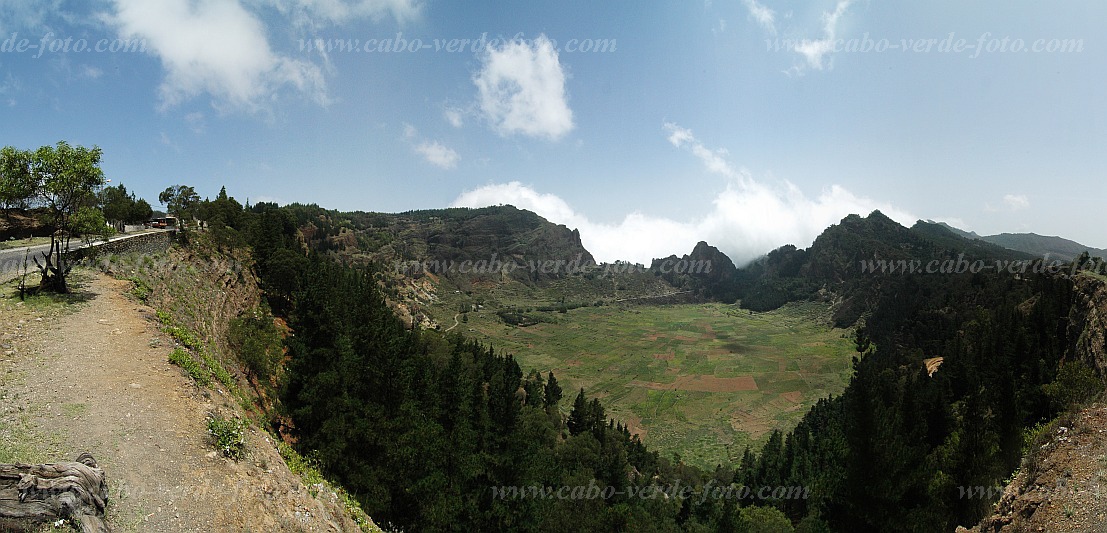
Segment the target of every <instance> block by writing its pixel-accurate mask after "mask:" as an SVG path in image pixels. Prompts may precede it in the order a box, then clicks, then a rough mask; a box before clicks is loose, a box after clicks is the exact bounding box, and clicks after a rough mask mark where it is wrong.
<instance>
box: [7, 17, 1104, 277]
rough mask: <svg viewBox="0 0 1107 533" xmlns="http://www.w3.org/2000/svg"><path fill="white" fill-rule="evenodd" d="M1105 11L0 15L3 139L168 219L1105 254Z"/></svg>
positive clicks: (653, 246) (746, 246) (736, 243)
mask: <svg viewBox="0 0 1107 533" xmlns="http://www.w3.org/2000/svg"><path fill="white" fill-rule="evenodd" d="M1104 20H1107V4H1104V3H1101V2H1055V3H1044V2H994V3H980V2H972V3H966V2H952V1H951V2H925V3H922V2H919V3H913V4H907V3H900V2H888V1H879V0H869V1H864V0H853V1H850V0H820V1H812V2H786V1H774V0H737V1H722V0H709V1H707V2H702V1H700V2H649V3H644V2H569V1H558V2H445V1H442V2H438V1H430V0H423V1H420V0H201V1H196V0H115V1H101V2H65V1H60V0H55V1H47V2H37V3H34V4H33V5H32V3H29V2H23V1H13V0H0V124H3V126H0V131H2V132H3V135H0V137H2V138H0V144H3V145H14V146H17V147H22V148H34V147H37V146H41V145H43V144H53V143H54V142H56V141H58V140H63V139H64V140H67V141H69V142H71V143H76V144H83V145H94V144H95V145H98V146H100V147H101V148H103V150H104V160H103V168H104V170H105V172H106V174H107V175H108V177H109V178H111V179H112V180H113V183H123V184H125V185H127V186H128V188H130V189H131V190H134V191H136V192H137V193H138V194H139V195H141V196H143V197H146V198H148V199H150V200H151V201H156V197H157V193H158V192H159V191H161V190H162V189H164V188H165V187H166V186H168V185H172V184H177V183H182V184H188V185H193V186H195V187H196V188H197V190H198V191H199V192H200V194H201V195H202V196H203V195H206V196H214V195H215V194H216V192H217V191H218V190H219V187H220V186H221V185H226V186H227V189H228V191H229V192H230V194H232V195H233V196H235V197H237V198H239V199H240V200H245V199H247V198H248V199H250V200H251V201H257V200H270V201H278V202H281V203H287V202H293V201H298V202H303V203H311V202H314V203H318V204H320V205H322V206H324V207H328V208H336V209H342V210H371V211H388V212H396V211H404V210H409V209H421V208H435V207H442V206H448V205H469V206H478V205H488V204H497V203H511V204H514V205H517V206H519V207H524V208H528V209H532V210H535V211H537V212H538V213H539V214H542V215H543V216H546V217H547V218H549V219H551V220H553V221H555V222H559V223H564V224H567V225H569V226H570V227H576V228H579V229H580V230H581V234H582V238H583V240H584V243H585V245H586V246H587V247H588V248H589V249H590V250H591V251H592V252H593V254H594V255H596V256H597V258H599V259H605V260H614V259H620V258H622V259H631V260H635V261H640V262H648V261H649V258H651V257H655V256H662V255H668V254H671V253H677V254H680V253H686V252H687V251H689V250H691V248H692V246H693V245H694V244H695V242H696V241H698V240H707V241H708V242H710V243H712V244H716V245H718V246H719V247H720V248H722V249H723V250H724V251H726V252H727V253H728V254H730V255H732V257H734V258H735V259H737V260H738V261H743V260H745V259H749V258H751V257H753V256H755V255H757V254H760V253H764V252H767V251H768V250H770V249H772V248H775V247H777V246H779V245H782V244H786V243H793V244H797V245H799V246H806V245H808V244H810V242H811V240H812V239H813V238H814V237H815V236H817V235H818V233H819V232H820V231H821V230H822V229H823V228H825V227H826V226H827V225H829V224H831V223H834V222H836V221H837V220H839V219H841V217H842V216H844V215H846V214H849V213H852V212H859V213H862V214H865V213H867V212H869V211H871V210H872V209H881V210H882V211H884V212H885V213H886V214H889V215H890V216H892V217H893V218H895V219H897V220H899V221H900V222H902V223H905V224H910V223H912V222H913V221H914V220H915V219H919V218H923V219H935V220H944V221H948V222H950V223H952V224H954V225H957V226H959V227H962V228H965V229H968V230H973V231H977V232H978V233H981V234H989V233H998V232H1004V231H1032V232H1036V233H1040V234H1049V235H1062V236H1065V237H1068V238H1072V239H1075V240H1078V241H1080V242H1083V243H1085V244H1088V245H1090V246H1096V247H1102V248H1107V232H1104V231H1103V229H1102V226H1103V224H1104V221H1105V217H1104V215H1103V214H1102V213H1103V209H1102V208H1103V206H1104V199H1105V198H1107V181H1105V180H1104V179H1103V178H1104V177H1105V176H1107V154H1105V152H1104V147H1107V106H1105V104H1104V92H1103V87H1104V86H1105V85H1107V83H1105V82H1107V79H1105V78H1107V52H1105V50H1107V48H1105V44H1107V38H1105V37H1104V32H1103V31H1102V28H1101V26H1102V21H1104ZM397 37H400V39H397ZM482 37H483V39H482ZM24 39H25V40H26V41H24ZM66 39H69V44H68V51H67V49H66V44H65V41H66ZM317 39H321V40H323V45H324V48H323V51H321V50H320V48H319V47H318V46H311V47H307V46H305V43H308V42H315V41H316V40H317ZM355 40H356V41H355ZM370 40H372V41H371V42H370ZM401 40H402V41H403V42H404V43H406V44H407V47H408V48H407V49H405V50H403V51H384V50H386V49H394V48H396V47H397V45H398V44H399V43H400V42H401ZM463 40H469V42H464V41H463ZM928 40H930V42H927V41H928ZM328 41H329V42H328ZM21 42H22V51H20V50H19V48H20V45H21ZM338 42H342V43H354V44H356V46H357V47H358V50H357V51H349V50H343V49H339V48H338V47H337V44H336V43H338ZM474 42H477V43H478V44H473V43H474ZM128 43H141V44H142V49H141V50H127V49H126V47H127V45H128ZM415 43H418V44H421V45H423V46H422V48H419V49H416V46H417V44H415ZM328 45H329V47H330V48H329V51H326V48H327V46H328ZM82 46H83V48H84V49H85V50H92V51H77V48H79V47H82ZM588 46H591V47H592V48H594V49H595V48H602V49H601V50H599V51H595V50H592V51H584V50H582V49H581V48H587V47H588ZM916 46H917V47H918V48H915V47H916ZM98 47H99V48H106V50H97V48H98ZM120 47H123V48H124V49H122V50H120V49H119V48H120ZM367 47H368V48H370V49H372V50H373V51H370V52H367V51H365V49H366V48H367ZM459 48H464V50H460V49H459ZM905 48H909V49H908V50H905ZM928 48H929V50H928ZM113 49H114V51H112V50H113ZM412 50H414V51H412ZM451 50H452V51H451Z"/></svg>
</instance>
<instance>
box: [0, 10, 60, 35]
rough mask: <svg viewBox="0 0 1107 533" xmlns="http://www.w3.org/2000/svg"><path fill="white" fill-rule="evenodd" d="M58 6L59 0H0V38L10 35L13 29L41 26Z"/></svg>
mask: <svg viewBox="0 0 1107 533" xmlns="http://www.w3.org/2000/svg"><path fill="white" fill-rule="evenodd" d="M60 6H61V1H60V0H50V1H36V2H28V1H27V0H0V40H3V39H6V38H8V37H10V36H11V33H12V32H13V31H19V30H37V29H39V28H41V27H42V26H43V25H44V24H45V23H46V20H47V19H48V18H50V17H51V16H52V15H53V14H56V13H57V12H58V8H59V7H60Z"/></svg>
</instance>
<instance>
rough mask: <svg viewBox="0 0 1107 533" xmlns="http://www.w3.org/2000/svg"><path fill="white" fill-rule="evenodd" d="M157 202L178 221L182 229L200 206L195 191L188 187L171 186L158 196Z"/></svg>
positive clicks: (198, 197)
mask: <svg viewBox="0 0 1107 533" xmlns="http://www.w3.org/2000/svg"><path fill="white" fill-rule="evenodd" d="M158 201H159V202H161V204H162V205H164V206H165V208H166V209H167V210H168V211H169V213H170V214H172V215H173V216H175V217H177V219H178V220H180V222H181V225H182V228H183V227H184V226H185V225H186V221H187V220H189V219H191V218H193V217H194V216H195V215H196V209H197V208H198V207H199V205H200V196H199V195H198V194H196V189H193V188H192V187H190V186H188V185H173V186H171V187H166V188H165V190H164V191H162V192H161V194H159V195H158Z"/></svg>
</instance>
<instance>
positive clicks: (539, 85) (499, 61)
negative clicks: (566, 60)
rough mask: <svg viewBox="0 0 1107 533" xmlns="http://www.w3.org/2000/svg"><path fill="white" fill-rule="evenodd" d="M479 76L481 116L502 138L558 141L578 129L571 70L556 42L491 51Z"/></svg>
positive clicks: (519, 42)
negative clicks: (569, 91) (570, 98)
mask: <svg viewBox="0 0 1107 533" xmlns="http://www.w3.org/2000/svg"><path fill="white" fill-rule="evenodd" d="M481 63H482V64H481V69H480V71H479V72H478V73H477V74H476V75H475V76H473V83H474V84H475V85H476V86H477V90H478V92H479V102H478V105H479V107H480V110H481V112H482V113H483V114H484V117H485V118H486V119H487V120H488V121H489V122H490V123H491V124H492V127H493V128H495V129H496V130H497V131H499V132H500V134H501V135H512V134H516V133H518V134H522V135H527V136H531V137H544V138H547V139H550V140H557V139H560V138H561V137H563V136H564V135H565V134H567V133H569V131H571V130H572V129H573V112H572V110H570V109H569V104H568V102H567V96H566V94H565V71H564V70H563V69H562V66H561V63H560V61H559V59H558V55H557V51H556V50H554V47H553V43H551V42H550V40H549V39H547V38H546V36H545V35H539V36H538V38H537V39H535V40H534V42H533V44H531V43H528V42H526V41H522V40H515V41H511V42H508V43H505V44H504V46H502V47H500V48H499V49H495V48H489V50H488V51H487V52H486V53H485V54H484V56H483V57H482V58H481Z"/></svg>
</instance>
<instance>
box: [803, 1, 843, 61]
mask: <svg viewBox="0 0 1107 533" xmlns="http://www.w3.org/2000/svg"><path fill="white" fill-rule="evenodd" d="M851 3H852V0H838V4H837V5H836V6H835V8H834V11H833V12H830V13H823V37H822V38H821V39H803V40H802V41H800V42H799V43H797V44H796V45H795V51H796V52H798V53H799V54H800V55H802V56H803V57H804V59H805V60H806V62H807V66H808V67H811V68H813V69H815V70H823V68H830V67H831V66H832V65H831V64H830V63H829V62H826V63H824V62H823V57H824V56H826V55H827V54H829V53H830V52H833V51H834V40H835V39H836V38H837V33H838V20H839V19H841V18H842V15H843V14H845V12H846V9H847V8H849V6H850V4H851ZM793 71H794V72H797V73H802V72H803V69H802V68H801V67H795V68H794V69H793Z"/></svg>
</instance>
